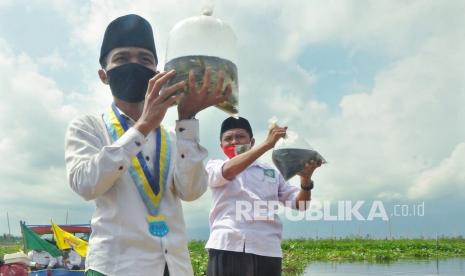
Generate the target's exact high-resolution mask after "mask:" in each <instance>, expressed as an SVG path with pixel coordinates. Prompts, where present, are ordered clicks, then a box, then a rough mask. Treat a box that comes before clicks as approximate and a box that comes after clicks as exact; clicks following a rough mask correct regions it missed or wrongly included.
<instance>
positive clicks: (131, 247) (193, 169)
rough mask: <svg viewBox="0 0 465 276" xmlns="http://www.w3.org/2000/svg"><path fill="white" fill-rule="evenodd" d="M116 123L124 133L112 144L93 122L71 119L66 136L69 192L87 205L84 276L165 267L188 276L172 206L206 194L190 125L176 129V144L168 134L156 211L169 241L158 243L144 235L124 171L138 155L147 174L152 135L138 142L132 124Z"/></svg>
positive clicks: (179, 216)
mask: <svg viewBox="0 0 465 276" xmlns="http://www.w3.org/2000/svg"><path fill="white" fill-rule="evenodd" d="M122 115H123V116H124V117H126V118H127V119H128V120H127V121H128V125H129V127H130V128H129V129H128V131H127V132H126V133H125V134H124V135H123V136H121V137H120V138H119V139H118V140H117V141H115V142H114V143H113V142H112V141H111V138H110V136H109V135H108V132H107V130H106V127H105V124H104V122H103V120H102V117H101V115H97V116H93V115H87V116H83V117H80V118H77V119H75V120H74V121H72V122H71V124H70V126H69V128H68V131H67V133H66V143H65V159H66V169H67V174H68V179H69V184H70V186H71V188H72V189H73V190H74V191H75V192H76V193H78V194H79V195H80V196H81V197H83V198H84V199H85V200H94V202H95V211H94V214H93V216H92V220H91V227H92V233H91V236H90V239H89V248H88V253H87V257H86V270H88V269H92V270H95V271H98V272H100V273H103V274H105V275H109V276H110V275H137V276H140V275H150V276H156V275H163V271H164V267H165V262H166V263H167V265H168V269H169V271H170V274H171V275H193V271H192V265H191V262H190V258H189V252H188V249H187V237H186V234H185V225H184V217H183V213H182V206H181V201H180V200H181V199H182V200H185V201H191V200H195V199H197V198H199V197H200V196H201V195H202V194H203V193H204V192H205V190H206V187H207V185H206V182H207V179H206V173H205V167H204V165H203V159H205V157H206V156H207V151H206V150H205V149H204V148H203V147H201V146H200V145H199V138H198V128H199V126H198V121H197V120H182V121H177V122H176V136H174V134H173V133H170V138H171V145H172V147H171V166H170V169H169V179H168V184H169V188H168V189H167V190H166V191H165V194H164V195H163V199H162V201H161V203H160V213H161V214H163V215H164V216H165V217H166V222H167V224H168V227H169V233H168V234H167V235H166V236H164V237H161V238H159V237H155V236H152V235H151V234H150V233H149V231H148V223H147V219H146V217H147V215H148V211H147V209H146V207H145V205H144V203H143V201H142V199H141V197H140V195H139V193H138V191H137V188H136V187H135V185H134V182H133V180H132V178H131V176H130V174H129V172H128V170H127V169H128V167H129V165H130V160H131V157H133V156H135V155H136V154H137V153H138V152H140V151H141V150H142V152H143V155H144V157H146V158H148V159H149V161H147V164H148V166H149V168H150V169H151V170H153V161H152V160H153V158H154V155H155V154H154V152H155V145H156V144H155V141H154V140H155V132H154V131H152V132H151V133H150V134H149V135H148V136H147V137H144V136H143V135H142V134H141V133H140V132H139V131H137V130H136V129H135V128H132V127H131V126H133V125H134V121H133V120H131V119H129V118H128V117H127V116H125V115H124V114H122Z"/></svg>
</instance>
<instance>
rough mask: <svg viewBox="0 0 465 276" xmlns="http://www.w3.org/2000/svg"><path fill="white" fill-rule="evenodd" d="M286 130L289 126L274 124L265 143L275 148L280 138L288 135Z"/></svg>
mask: <svg viewBox="0 0 465 276" xmlns="http://www.w3.org/2000/svg"><path fill="white" fill-rule="evenodd" d="M286 130H287V127H280V126H277V125H274V126H273V127H272V128H270V130H269V131H268V137H266V140H265V142H264V144H265V145H267V147H268V148H269V149H271V148H273V147H274V146H275V145H276V143H277V142H278V140H279V139H281V138H283V137H285V136H286Z"/></svg>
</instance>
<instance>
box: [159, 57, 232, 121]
mask: <svg viewBox="0 0 465 276" xmlns="http://www.w3.org/2000/svg"><path fill="white" fill-rule="evenodd" d="M207 68H210V70H211V72H212V74H211V77H210V84H209V89H208V91H210V92H213V91H215V89H216V87H217V83H218V73H219V72H220V71H223V73H224V83H223V87H222V91H223V93H224V92H225V90H226V87H227V85H230V86H231V90H232V93H231V96H230V97H229V99H228V100H227V101H225V102H223V103H220V104H218V105H217V106H216V107H218V108H219V109H221V110H223V111H225V112H227V113H229V114H237V113H238V112H239V110H238V105H239V103H238V98H239V95H238V94H239V92H238V87H237V85H238V80H237V67H236V65H235V64H234V63H232V62H231V61H229V60H227V59H223V58H219V57H213V56H201V55H198V56H183V57H178V58H175V59H172V60H170V61H169V62H168V63H166V65H165V71H170V70H171V69H174V70H176V75H175V76H174V77H173V78H172V79H171V80H170V81H169V82H168V83H167V85H168V86H169V85H172V84H175V83H177V82H180V81H186V83H187V81H188V79H189V71H190V70H192V71H193V72H194V77H195V80H196V82H195V86H196V88H200V87H201V86H202V80H203V76H204V74H205V70H206V69H207ZM186 90H187V85H186V86H185V88H184V91H182V92H187V91H186Z"/></svg>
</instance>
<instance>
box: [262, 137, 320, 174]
mask: <svg viewBox="0 0 465 276" xmlns="http://www.w3.org/2000/svg"><path fill="white" fill-rule="evenodd" d="M286 133H287V135H286V138H284V139H281V140H279V141H278V143H277V144H276V146H275V149H274V150H273V153H272V155H271V158H272V160H273V163H274V164H275V166H276V168H277V169H278V170H279V172H280V173H281V174H282V176H283V177H284V179H285V180H289V179H291V178H292V177H294V176H295V175H297V174H298V173H299V172H300V171H302V170H303V169H304V167H305V164H306V163H308V162H309V161H312V160H313V161H316V162H321V163H322V164H324V163H326V160H325V159H324V158H323V156H321V154H320V153H318V152H317V151H316V150H314V149H313V148H312V147H311V146H310V145H309V144H308V142H307V141H306V140H305V139H303V137H300V136H299V135H298V134H297V133H296V132H293V131H290V130H288V131H287V132H286Z"/></svg>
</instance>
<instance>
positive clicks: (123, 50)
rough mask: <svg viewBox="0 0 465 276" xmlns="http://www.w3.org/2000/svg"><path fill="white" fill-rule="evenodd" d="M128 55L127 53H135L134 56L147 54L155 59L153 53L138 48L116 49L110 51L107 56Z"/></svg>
mask: <svg viewBox="0 0 465 276" xmlns="http://www.w3.org/2000/svg"><path fill="white" fill-rule="evenodd" d="M119 53H121V54H123V53H124V54H129V53H135V54H147V55H150V56H151V57H153V58H155V56H154V55H153V53H152V52H151V51H149V50H147V49H145V48H140V47H118V48H114V49H112V50H111V51H110V52H109V53H108V56H114V55H116V54H119Z"/></svg>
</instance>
